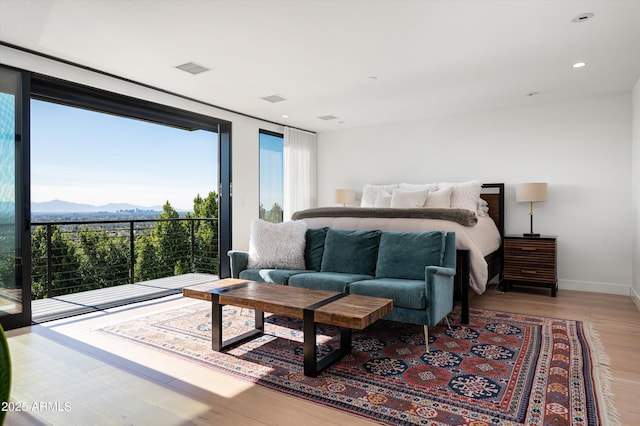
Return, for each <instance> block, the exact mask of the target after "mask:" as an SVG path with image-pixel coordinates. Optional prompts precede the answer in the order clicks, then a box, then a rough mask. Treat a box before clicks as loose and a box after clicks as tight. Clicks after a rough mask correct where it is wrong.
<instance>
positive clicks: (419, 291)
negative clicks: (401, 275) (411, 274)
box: [349, 278, 427, 309]
mask: <svg viewBox="0 0 640 426" xmlns="http://www.w3.org/2000/svg"><path fill="white" fill-rule="evenodd" d="M425 288H426V286H425V282H424V280H405V279H397V278H376V279H373V280H366V281H354V282H352V283H350V284H349V293H350V294H360V295H363V296H374V297H383V298H386V299H393V307H394V308H396V307H399V308H409V309H426V306H427V297H426V290H425Z"/></svg>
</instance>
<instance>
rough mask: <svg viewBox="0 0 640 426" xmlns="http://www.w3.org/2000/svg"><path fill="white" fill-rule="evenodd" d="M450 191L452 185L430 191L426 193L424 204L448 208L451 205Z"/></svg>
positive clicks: (451, 190) (435, 207) (430, 206)
mask: <svg viewBox="0 0 640 426" xmlns="http://www.w3.org/2000/svg"><path fill="white" fill-rule="evenodd" d="M452 192H453V187H452V186H450V187H448V188H444V189H440V190H438V191H433V192H430V193H429V194H428V195H427V201H425V203H424V206H425V207H429V208H432V209H448V208H450V207H451V193H452Z"/></svg>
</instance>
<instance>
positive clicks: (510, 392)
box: [102, 302, 618, 426]
mask: <svg viewBox="0 0 640 426" xmlns="http://www.w3.org/2000/svg"><path fill="white" fill-rule="evenodd" d="M210 316H211V306H210V304H209V303H206V302H202V303H198V304H195V305H192V306H189V307H186V308H180V309H176V310H171V311H167V312H162V313H156V314H152V315H149V316H146V317H143V318H139V319H136V320H131V321H127V322H124V323H121V324H116V325H112V326H109V327H105V328H103V329H102V330H103V331H105V332H108V333H110V334H114V335H117V336H121V337H124V338H127V339H131V340H134V341H136V342H139V343H142V344H145V345H148V346H151V347H154V348H156V349H158V350H162V351H166V352H169V353H171V354H173V355H176V356H179V357H183V358H186V359H189V360H192V361H195V362H198V363H200V364H202V365H204V366H206V367H209V368H213V369H215V370H218V371H222V372H225V373H228V374H231V375H233V376H236V377H239V378H242V379H244V380H249V381H252V382H255V383H258V384H260V385H263V386H267V387H269V388H272V389H275V390H278V391H281V392H285V393H287V394H290V395H293V396H296V397H300V398H304V399H306V400H310V401H314V402H317V403H320V404H324V405H326V406H329V407H333V408H336V409H340V410H344V411H347V412H350V413H353V414H356V415H359V416H363V417H365V418H369V419H372V420H375V421H376V422H379V423H384V424H392V425H395V424H398V425H400V424H402V425H405V424H417V425H462V424H464V425H474V426H480V425H570V424H571V425H600V424H608V423H610V422H615V421H616V420H617V419H618V416H617V414H616V411H615V408H614V407H613V404H612V398H613V397H612V395H611V394H610V391H609V377H608V368H607V367H606V362H607V359H606V356H605V355H604V353H603V352H602V349H601V347H600V343H599V339H598V337H597V336H596V335H594V332H593V331H592V330H591V327H590V326H589V325H588V324H587V323H582V322H579V321H569V320H563V319H556V318H545V317H539V316H532V315H521V314H511V313H505V312H496V311H489V310H478V309H472V310H471V323H470V324H468V325H461V324H460V322H459V315H458V313H457V311H456V312H453V313H452V315H451V316H450V319H452V323H451V329H448V328H447V327H446V326H444V325H439V326H437V327H434V328H432V329H431V330H430V336H429V346H430V348H431V352H430V353H425V352H424V334H423V331H422V327H421V326H416V325H411V324H401V323H396V322H390V321H378V322H377V323H375V324H373V325H372V326H371V327H369V328H367V329H366V330H364V331H362V332H360V331H355V330H354V332H353V339H352V340H353V350H352V353H351V355H347V356H345V357H344V358H343V359H341V360H340V361H338V362H337V363H336V364H334V365H333V366H331V367H330V368H329V369H328V370H326V371H325V372H323V373H321V374H320V375H319V376H318V377H316V378H309V377H306V376H304V375H303V374H302V331H301V329H302V323H301V321H298V320H292V319H289V318H286V317H281V316H276V315H271V316H267V317H266V318H265V331H266V333H267V334H266V335H264V336H262V337H260V338H258V339H255V340H253V341H251V342H249V343H246V344H244V345H242V346H239V347H238V348H235V349H233V350H231V351H229V352H227V353H217V352H214V351H212V350H211V320H210ZM224 321H225V327H226V328H225V330H224V335H225V339H227V338H228V337H229V336H232V335H235V334H238V333H240V332H241V331H243V329H244V328H248V327H251V326H252V325H253V312H252V311H250V310H247V309H244V310H240V309H239V308H235V307H230V306H225V308H224ZM338 338H339V337H338V329H336V328H333V327H323V326H319V327H318V344H319V346H318V351H319V352H321V353H325V352H330V351H331V350H332V348H333V347H335V346H336V345H337V344H338Z"/></svg>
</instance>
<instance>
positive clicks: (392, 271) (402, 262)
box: [376, 231, 445, 280]
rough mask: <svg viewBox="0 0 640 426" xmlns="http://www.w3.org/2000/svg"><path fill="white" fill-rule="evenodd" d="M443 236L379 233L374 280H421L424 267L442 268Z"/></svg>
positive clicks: (438, 234) (426, 233)
mask: <svg viewBox="0 0 640 426" xmlns="http://www.w3.org/2000/svg"><path fill="white" fill-rule="evenodd" d="M444 242H445V233H444V232H441V231H428V232H383V233H382V235H381V236H380V249H379V251H378V262H377V265H376V278H404V279H410V280H424V279H425V267H427V266H430V265H434V266H442V262H443V258H444V245H445V244H444Z"/></svg>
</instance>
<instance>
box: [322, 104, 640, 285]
mask: <svg viewBox="0 0 640 426" xmlns="http://www.w3.org/2000/svg"><path fill="white" fill-rule="evenodd" d="M636 144H637V141H636ZM318 156H319V164H318V182H319V187H318V191H319V194H318V196H319V203H320V204H319V205H321V206H326V205H332V204H333V200H332V197H333V190H334V189H335V188H353V189H356V190H361V188H362V186H363V185H364V184H366V183H397V182H409V183H426V182H436V181H452V182H455V181H465V180H471V179H480V180H481V181H483V182H504V183H505V184H506V195H505V196H506V207H505V208H506V224H505V226H506V232H507V233H523V232H527V231H528V228H529V217H528V205H525V204H518V203H516V202H515V194H514V185H515V184H517V183H521V182H530V181H545V182H548V183H549V194H548V202H546V203H537V204H536V205H535V216H534V231H536V232H540V233H543V234H549V235H557V236H558V275H559V286H560V288H561V289H575V290H587V291H599V292H607V293H614V294H624V295H629V292H630V283H631V274H632V267H631V264H632V260H631V256H632V254H631V247H632V239H631V237H630V229H631V224H632V219H631V208H630V206H631V202H630V199H631V160H630V158H631V94H630V93H624V94H612V95H603V96H599V97H592V98H585V99H581V100H576V101H570V102H564V103H555V104H547V105H539V104H538V105H535V106H527V107H520V108H512V109H507V110H496V111H488V112H478V113H473V114H468V115H462V116H455V117H444V118H438V119H432V120H425V121H417V122H407V123H400V124H391V125H381V126H375V127H367V128H357V129H345V130H340V131H332V132H322V133H320V134H319V135H318ZM636 163H637V161H636Z"/></svg>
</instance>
